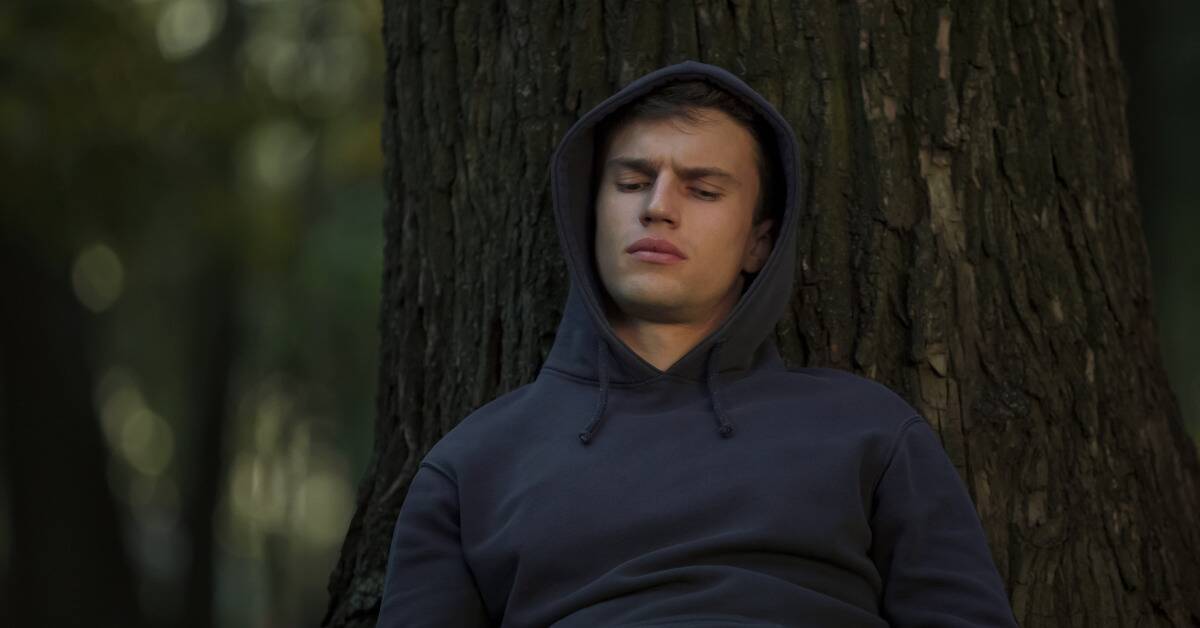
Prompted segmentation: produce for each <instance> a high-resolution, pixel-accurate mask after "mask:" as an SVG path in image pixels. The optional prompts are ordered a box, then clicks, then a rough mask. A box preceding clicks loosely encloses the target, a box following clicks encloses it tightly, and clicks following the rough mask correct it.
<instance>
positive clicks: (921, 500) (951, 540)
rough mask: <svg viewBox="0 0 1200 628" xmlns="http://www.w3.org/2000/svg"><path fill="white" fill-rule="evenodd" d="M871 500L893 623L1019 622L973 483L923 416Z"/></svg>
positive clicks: (875, 548) (899, 444) (959, 625)
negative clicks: (974, 496) (971, 491)
mask: <svg viewBox="0 0 1200 628" xmlns="http://www.w3.org/2000/svg"><path fill="white" fill-rule="evenodd" d="M873 505H874V510H873V514H872V517H871V530H872V534H873V539H872V542H871V559H872V560H874V561H875V565H876V567H877V568H878V569H879V573H880V575H881V576H882V577H883V600H882V606H881V608H880V611H881V614H882V615H883V617H884V619H886V620H887V621H888V622H889V623H890V624H891V625H892V626H894V627H895V628H905V627H906V626H924V627H935V626H945V627H950V626H954V627H955V628H963V627H977V626H978V627H982V626H988V627H994V626H1004V627H1006V628H1011V627H1015V626H1016V625H1017V622H1016V619H1015V618H1014V617H1013V613H1012V607H1011V605H1010V604H1009V602H1008V595H1007V594H1006V592H1005V590H1004V582H1003V581H1002V580H1001V579H1000V573H999V572H998V571H997V570H996V564H995V562H993V561H992V555H991V551H990V550H989V549H988V545H987V537H986V536H985V534H984V531H983V526H982V524H981V523H980V521H979V515H978V514H977V513H976V512H975V505H974V503H972V501H971V496H970V494H969V493H968V492H967V487H966V485H965V484H963V481H962V478H960V477H959V475H958V472H957V471H955V469H954V465H953V464H952V463H951V462H950V458H949V456H947V455H946V450H945V449H943V448H942V444H941V442H940V440H939V439H938V436H937V433H936V432H934V430H933V427H932V426H930V425H929V423H928V422H926V421H925V419H924V418H922V417H920V416H915V417H913V418H911V419H909V420H908V422H906V423H905V424H904V426H903V427H901V428H900V434H899V436H898V438H897V441H896V444H895V446H894V448H893V451H892V455H891V457H890V459H889V461H888V462H887V464H886V466H885V467H884V471H883V475H882V476H881V477H880V479H879V484H878V486H877V487H876V489H875V499H874V504H873Z"/></svg>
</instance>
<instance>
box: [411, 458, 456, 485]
mask: <svg viewBox="0 0 1200 628" xmlns="http://www.w3.org/2000/svg"><path fill="white" fill-rule="evenodd" d="M420 467H429V468H430V469H433V470H434V471H435V472H437V473H438V474H439V475H441V476H442V477H444V478H446V480H447V481H449V482H450V483H451V484H453V485H454V488H455V490H458V480H456V479H454V476H452V475H450V473H449V472H448V471H446V470H445V469H443V468H441V467H439V466H437V464H435V463H432V462H428V461H425V462H422V463H421V464H419V465H417V468H420Z"/></svg>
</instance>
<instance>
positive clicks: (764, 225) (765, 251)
mask: <svg viewBox="0 0 1200 628" xmlns="http://www.w3.org/2000/svg"><path fill="white" fill-rule="evenodd" d="M774 224H775V222H774V221H773V220H771V219H770V218H766V219H763V221H762V222H760V223H758V224H756V225H754V226H753V227H751V229H750V237H751V238H752V239H753V241H752V242H751V243H750V249H749V250H748V251H746V259H745V260H743V262H742V270H743V271H745V272H748V273H756V272H758V271H759V269H760V268H762V267H763V264H766V263H767V258H768V257H770V255H771V226H772V225H774Z"/></svg>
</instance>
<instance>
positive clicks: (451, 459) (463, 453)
mask: <svg viewBox="0 0 1200 628" xmlns="http://www.w3.org/2000/svg"><path fill="white" fill-rule="evenodd" d="M532 386H533V382H530V383H528V384H524V385H521V386H518V387H517V388H514V389H512V390H510V391H508V392H506V393H503V394H501V395H499V396H497V397H495V398H493V399H492V400H490V401H488V402H486V403H484V404H483V405H481V406H479V407H477V408H475V409H474V410H472V411H471V412H470V413H468V414H467V415H466V416H465V417H463V418H462V420H460V421H459V422H458V423H457V424H456V425H455V426H454V427H452V428H450V430H449V431H447V432H446V433H445V434H444V435H443V436H442V437H441V439H439V440H438V442H436V443H434V445H433V447H431V448H430V450H429V453H427V454H426V455H425V458H424V460H425V461H429V462H432V463H434V464H437V465H438V466H440V467H443V468H455V467H457V466H459V463H460V461H463V460H472V459H474V458H475V455H476V452H478V451H479V450H481V449H488V450H493V451H494V450H495V449H496V448H497V447H503V446H504V443H502V442H499V441H500V440H501V439H504V438H505V436H506V435H507V434H511V433H512V428H513V427H514V425H515V423H516V422H517V421H518V420H519V419H520V417H522V416H524V411H523V409H524V407H525V404H524V403H523V402H524V401H525V400H526V399H527V398H528V397H529V395H530V394H531V393H532Z"/></svg>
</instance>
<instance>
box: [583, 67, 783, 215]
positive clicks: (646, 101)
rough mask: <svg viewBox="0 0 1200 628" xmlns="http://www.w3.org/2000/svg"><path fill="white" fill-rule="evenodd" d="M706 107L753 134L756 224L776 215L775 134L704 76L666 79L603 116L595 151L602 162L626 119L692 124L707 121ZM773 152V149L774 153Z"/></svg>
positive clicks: (595, 170) (598, 129)
mask: <svg viewBox="0 0 1200 628" xmlns="http://www.w3.org/2000/svg"><path fill="white" fill-rule="evenodd" d="M703 108H711V109H717V110H719V111H722V112H724V113H726V114H727V115H728V116H729V117H730V118H733V120H734V121H735V122H737V123H738V124H740V125H742V127H743V128H745V129H746V130H747V131H749V132H750V135H751V136H752V137H753V138H754V161H755V165H756V166H757V167H758V184H759V185H758V203H757V205H756V206H755V208H754V221H753V222H754V224H758V223H760V222H762V221H763V219H765V218H768V217H774V216H775V214H776V213H777V212H778V208H777V207H776V197H777V196H778V194H777V192H776V187H775V186H776V182H777V181H778V180H779V178H778V173H777V171H776V170H777V168H778V166H777V165H776V163H775V161H776V160H775V159H768V158H767V152H768V150H769V149H773V147H774V143H773V142H770V141H768V140H769V138H771V137H772V134H771V131H770V129H769V127H768V125H767V123H766V122H765V121H764V120H763V119H762V117H761V116H759V115H757V114H756V113H755V112H754V110H753V109H751V108H750V106H749V105H748V104H746V103H745V102H744V101H742V100H741V99H739V98H737V97H736V96H734V95H733V94H731V93H729V92H728V91H727V90H725V89H723V88H721V87H719V86H717V85H715V84H713V83H711V82H709V81H706V80H702V79H687V80H676V81H672V82H668V83H665V84H663V85H661V86H659V87H657V88H655V89H654V90H653V91H651V92H649V93H647V94H645V95H643V96H641V97H640V98H638V99H637V100H634V101H633V102H630V103H627V104H625V105H624V106H622V107H621V109H619V110H617V111H616V112H615V113H613V114H612V115H611V116H609V117H608V118H606V119H605V120H603V121H602V122H601V123H600V124H599V125H598V126H597V128H596V135H595V139H596V144H595V146H596V151H597V160H596V161H597V162H599V157H600V155H599V154H598V153H599V151H600V150H601V149H602V147H603V146H605V144H607V142H608V139H609V137H610V135H611V134H612V133H613V131H615V130H616V129H618V128H620V127H621V126H622V125H624V124H625V123H626V122H629V121H632V120H667V119H672V118H679V119H683V120H685V121H687V122H688V123H690V124H693V125H695V124H699V123H701V122H704V118H703V116H702V115H701V114H700V112H699V111H698V110H699V109H703ZM772 154H773V153H772ZM602 166H603V164H601V163H596V164H595V167H594V169H593V170H594V172H595V176H593V184H594V183H595V181H596V179H598V178H599V173H600V171H601V168H602ZM778 226H779V225H778V221H776V224H775V225H772V231H774V230H775V229H776V228H777V227H778Z"/></svg>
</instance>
